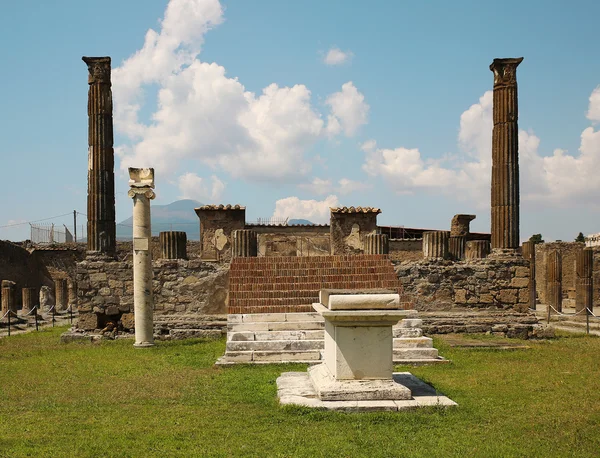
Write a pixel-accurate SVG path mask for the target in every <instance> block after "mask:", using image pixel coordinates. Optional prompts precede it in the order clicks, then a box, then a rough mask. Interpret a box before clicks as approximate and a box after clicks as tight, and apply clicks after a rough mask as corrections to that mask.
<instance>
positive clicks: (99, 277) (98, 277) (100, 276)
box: [90, 272, 108, 283]
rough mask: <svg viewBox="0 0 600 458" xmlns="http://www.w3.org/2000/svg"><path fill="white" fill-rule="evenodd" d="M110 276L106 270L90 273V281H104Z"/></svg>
mask: <svg viewBox="0 0 600 458" xmlns="http://www.w3.org/2000/svg"><path fill="white" fill-rule="evenodd" d="M107 280H108V277H107V275H106V272H98V273H94V274H90V282H93V283H96V282H103V281H107Z"/></svg>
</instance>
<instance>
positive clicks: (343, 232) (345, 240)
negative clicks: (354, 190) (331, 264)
mask: <svg viewBox="0 0 600 458" xmlns="http://www.w3.org/2000/svg"><path fill="white" fill-rule="evenodd" d="M330 211H331V213H330V226H329V237H330V245H331V254H332V255H342V254H363V253H364V251H365V240H366V236H367V235H368V234H375V233H376V232H377V215H378V214H379V213H381V210H380V209H379V208H373V207H337V208H330Z"/></svg>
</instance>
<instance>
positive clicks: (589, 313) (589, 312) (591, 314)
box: [546, 304, 600, 334]
mask: <svg viewBox="0 0 600 458" xmlns="http://www.w3.org/2000/svg"><path fill="white" fill-rule="evenodd" d="M546 307H547V317H546V318H547V323H548V324H550V316H551V315H552V313H551V312H550V310H551V309H552V310H554V312H555V315H558V316H578V315H581V314H583V313H585V327H586V334H589V333H590V317H592V318H595V319H597V320H600V317H599V316H597V315H594V312H593V311H592V310H590V309H589V308H587V307H586V308H584V309H582V310H579V311H578V312H575V313H563V312H561V311H558V310H556V309H555V308H554V307H552V306H551V305H550V304H548V305H547V306H546Z"/></svg>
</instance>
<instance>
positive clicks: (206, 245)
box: [195, 205, 246, 261]
mask: <svg viewBox="0 0 600 458" xmlns="http://www.w3.org/2000/svg"><path fill="white" fill-rule="evenodd" d="M195 211H196V214H197V215H198V218H199V219H200V244H201V247H202V252H201V257H202V259H207V260H221V261H229V260H231V254H232V253H231V246H232V232H233V231H234V230H237V229H244V226H245V225H246V207H243V206H240V205H204V206H202V207H199V208H196V209H195Z"/></svg>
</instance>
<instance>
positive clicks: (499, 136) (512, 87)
mask: <svg viewBox="0 0 600 458" xmlns="http://www.w3.org/2000/svg"><path fill="white" fill-rule="evenodd" d="M522 61H523V58H522V57H519V58H516V59H494V61H493V62H492V64H491V65H490V70H491V71H492V72H494V109H493V119H494V129H493V131H492V250H498V251H499V252H502V251H505V250H516V249H517V248H518V247H519V243H520V240H519V130H518V125H517V118H518V115H519V109H518V99H517V66H518V65H519V64H520V63H521V62H522Z"/></svg>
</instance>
